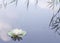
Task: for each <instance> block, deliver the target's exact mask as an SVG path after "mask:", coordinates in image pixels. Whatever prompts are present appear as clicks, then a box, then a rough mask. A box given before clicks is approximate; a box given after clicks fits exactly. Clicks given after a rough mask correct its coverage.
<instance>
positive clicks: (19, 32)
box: [8, 29, 26, 37]
mask: <svg viewBox="0 0 60 43" xmlns="http://www.w3.org/2000/svg"><path fill="white" fill-rule="evenodd" d="M8 35H9V36H10V37H13V35H17V36H18V37H23V36H25V35H26V31H23V30H22V29H14V30H12V31H10V32H8Z"/></svg>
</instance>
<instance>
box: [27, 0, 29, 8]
mask: <svg viewBox="0 0 60 43" xmlns="http://www.w3.org/2000/svg"><path fill="white" fill-rule="evenodd" d="M28 7H29V0H27V8H28Z"/></svg>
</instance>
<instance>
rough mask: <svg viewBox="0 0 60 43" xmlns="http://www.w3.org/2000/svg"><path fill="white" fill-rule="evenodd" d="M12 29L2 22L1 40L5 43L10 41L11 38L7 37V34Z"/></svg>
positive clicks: (0, 26)
mask: <svg viewBox="0 0 60 43" xmlns="http://www.w3.org/2000/svg"><path fill="white" fill-rule="evenodd" d="M11 29H12V28H11V26H10V25H9V24H7V23H4V22H0V39H2V40H3V41H9V40H10V37H9V36H8V35H7V32H8V31H9V30H11Z"/></svg>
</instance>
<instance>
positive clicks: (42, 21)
mask: <svg viewBox="0 0 60 43" xmlns="http://www.w3.org/2000/svg"><path fill="white" fill-rule="evenodd" d="M51 17H52V11H51V10H49V9H43V8H39V7H35V6H30V7H29V8H28V10H27V9H26V6H17V7H16V8H15V7H12V6H11V7H7V8H5V9H1V10H0V21H4V22H6V23H8V24H10V25H11V26H12V27H13V28H21V29H23V30H25V31H26V32H27V35H26V36H25V37H24V38H23V40H21V41H20V42H18V41H13V40H11V41H9V42H4V41H2V40H0V43H60V36H59V35H58V34H56V33H55V32H54V31H53V30H51V29H50V28H49V21H50V19H51Z"/></svg>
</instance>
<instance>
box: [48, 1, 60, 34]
mask: <svg viewBox="0 0 60 43" xmlns="http://www.w3.org/2000/svg"><path fill="white" fill-rule="evenodd" d="M55 1H56V0H53V1H50V2H48V5H49V7H50V8H52V9H53V16H52V18H51V20H50V24H49V26H50V27H51V29H55V32H57V33H58V34H60V33H59V32H58V30H59V29H60V25H59V24H60V17H59V16H58V15H57V14H58V13H59V12H60V7H59V9H58V11H57V12H56V13H55V14H54V7H56V6H55ZM59 1H60V0H59ZM57 16H58V17H57ZM54 19H56V20H54Z"/></svg>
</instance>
